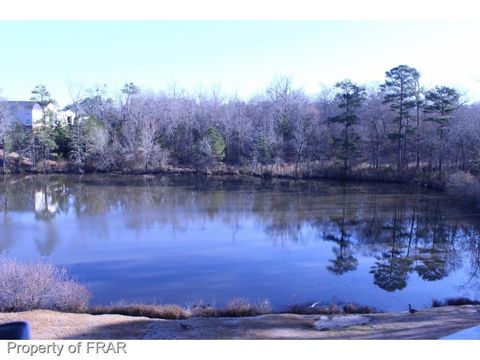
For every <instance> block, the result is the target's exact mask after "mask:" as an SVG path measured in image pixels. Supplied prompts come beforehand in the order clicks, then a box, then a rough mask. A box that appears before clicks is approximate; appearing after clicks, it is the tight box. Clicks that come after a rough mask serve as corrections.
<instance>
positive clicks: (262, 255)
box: [0, 175, 480, 311]
mask: <svg viewBox="0 0 480 360" xmlns="http://www.w3.org/2000/svg"><path fill="white" fill-rule="evenodd" d="M479 231H480V214H479V213H478V210H476V209H474V208H469V207H466V206H464V205H462V204H461V203H459V202H458V201H457V200H455V199H453V198H451V197H449V196H447V195H446V194H444V193H441V192H436V191H433V190H426V189H422V188H419V187H414V186H406V185H399V184H380V183H371V184H368V183H355V182H336V181H320V180H316V181H289V180H279V179H274V180H262V179H257V178H246V177H208V178H207V177H202V176H187V175H181V176H180V175H179V176H173V175H172V176H134V175H121V176H120V175H118V176H113V175H82V176H80V175H49V176H46V175H28V176H19V175H15V176H6V177H4V178H3V180H2V179H0V254H1V255H3V256H8V257H13V258H15V259H17V260H21V261H43V262H51V263H53V264H56V265H59V266H64V267H66V268H67V269H68V270H69V271H70V273H71V274H72V275H73V276H74V277H75V278H76V279H78V280H79V281H81V282H83V283H85V284H87V285H88V287H89V289H90V290H91V292H92V294H93V297H92V303H94V304H109V303H112V302H118V301H125V302H129V303H132V302H136V303H138V302H142V303H176V304H179V305H187V304H191V303H198V302H200V301H203V302H204V303H214V304H216V305H217V306H222V305H224V304H225V303H226V302H227V301H228V300H229V299H231V298H234V297H244V298H248V299H250V300H251V301H257V300H261V299H269V300H270V301H271V303H272V306H273V308H274V309H277V310H281V309H283V308H285V307H286V306H288V305H293V304H300V303H305V302H308V301H321V302H326V303H330V302H332V301H334V302H337V303H341V302H356V303H359V304H364V305H370V306H375V307H377V308H378V309H380V310H384V311H390V310H406V308H407V304H409V303H412V304H414V306H415V307H418V308H421V307H429V306H430V304H431V300H432V299H440V300H444V299H445V298H448V297H458V296H469V297H471V298H476V297H477V295H478V291H479V290H480V271H479V269H480V233H479Z"/></svg>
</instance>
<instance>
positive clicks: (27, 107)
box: [2, 101, 37, 110]
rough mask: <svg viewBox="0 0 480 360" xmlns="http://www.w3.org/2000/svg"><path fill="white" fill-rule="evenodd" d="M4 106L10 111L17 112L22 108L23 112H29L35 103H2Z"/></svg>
mask: <svg viewBox="0 0 480 360" xmlns="http://www.w3.org/2000/svg"><path fill="white" fill-rule="evenodd" d="M2 103H4V104H6V105H7V106H8V107H9V108H10V109H11V110H19V109H20V108H24V109H25V110H31V109H32V108H33V106H34V105H35V104H37V102H35V101H2Z"/></svg>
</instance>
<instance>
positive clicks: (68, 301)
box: [0, 258, 90, 312]
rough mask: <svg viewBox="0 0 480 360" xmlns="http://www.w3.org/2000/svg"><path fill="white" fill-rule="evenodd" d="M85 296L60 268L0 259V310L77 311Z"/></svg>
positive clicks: (87, 292)
mask: <svg viewBox="0 0 480 360" xmlns="http://www.w3.org/2000/svg"><path fill="white" fill-rule="evenodd" d="M89 298H90V292H89V291H88V290H87V288H86V287H85V286H83V285H81V284H79V283H77V282H75V281H74V280H72V279H71V278H70V277H69V275H68V273H67V271H66V270H65V269H63V268H58V267H55V266H53V265H51V264H44V263H31V264H25V263H20V262H17V261H14V260H11V259H6V258H2V259H0V311H27V310H33V309H50V310H59V311H71V312H79V311H83V310H85V309H86V308H87V304H88V300H89Z"/></svg>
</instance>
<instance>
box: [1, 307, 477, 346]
mask: <svg viewBox="0 0 480 360" xmlns="http://www.w3.org/2000/svg"><path fill="white" fill-rule="evenodd" d="M345 316H349V315H330V316H328V320H330V319H339V318H341V317H345ZM357 316H360V317H361V318H362V319H363V320H364V321H363V322H364V323H363V324H360V325H352V326H346V327H343V328H339V329H335V330H317V329H316V328H315V323H316V322H317V321H319V320H321V319H325V318H326V315H298V314H288V313H283V314H268V315H261V316H254V317H235V318H232V317H210V318H204V317H192V318H189V319H184V320H163V319H151V318H146V317H132V316H124V315H114V314H108V315H90V314H74V313H61V312H55V311H50V310H32V311H26V312H15V313H0V322H6V321H18V320H26V321H29V322H30V324H31V328H32V337H33V339H49V340H53V339H326V340H328V339H330V340H333V339H439V338H442V337H444V336H447V335H449V334H452V333H454V332H457V331H460V330H463V329H466V328H469V327H472V326H476V325H480V306H478V305H464V306H444V307H436V308H430V309H422V310H419V311H418V312H417V313H415V314H410V313H409V312H408V311H404V312H391V313H375V314H364V315H357Z"/></svg>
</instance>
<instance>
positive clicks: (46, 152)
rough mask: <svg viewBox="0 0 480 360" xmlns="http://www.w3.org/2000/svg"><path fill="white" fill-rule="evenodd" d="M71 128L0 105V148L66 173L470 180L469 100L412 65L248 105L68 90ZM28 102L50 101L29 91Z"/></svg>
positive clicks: (474, 169) (285, 88) (276, 90)
mask: <svg viewBox="0 0 480 360" xmlns="http://www.w3.org/2000/svg"><path fill="white" fill-rule="evenodd" d="M73 93H74V92H73V91H72V101H71V104H69V105H68V106H67V108H69V109H71V110H73V111H74V113H75V114H76V119H75V121H74V122H73V124H71V125H66V126H57V127H52V126H49V125H48V124H44V125H42V126H40V127H38V128H35V129H34V130H33V131H29V130H28V129H25V128H24V127H22V126H21V125H20V124H18V123H15V122H12V121H9V120H8V114H6V113H5V111H4V110H2V109H1V108H0V146H1V147H2V148H3V149H5V150H6V151H4V152H3V154H4V161H3V164H4V171H8V162H9V160H8V158H7V157H6V155H5V154H6V153H9V152H10V153H16V154H19V155H20V156H23V157H26V158H28V159H30V160H31V162H32V164H33V166H35V165H36V164H38V163H40V162H41V161H43V160H59V159H60V160H66V161H67V162H68V166H69V169H70V170H71V171H78V172H84V171H107V172H108V171H124V172H132V171H134V172H153V171H160V170H164V169H166V168H172V167H178V168H190V169H194V170H196V171H208V170H209V169H216V168H219V167H231V168H245V169H260V170H259V171H260V172H262V173H265V172H269V171H270V172H271V171H272V169H274V168H276V167H283V168H285V169H288V171H290V173H291V174H294V175H297V176H301V175H303V174H305V172H306V171H308V172H309V173H310V174H311V173H312V171H315V169H319V168H332V169H336V170H338V172H339V174H341V175H344V176H348V175H349V174H352V173H355V172H357V171H359V170H361V169H363V170H364V169H369V170H371V171H389V172H391V173H392V174H394V176H395V174H397V175H401V174H405V173H408V172H411V171H417V170H418V171H420V170H421V172H422V173H423V174H428V176H430V177H432V178H435V179H438V180H442V179H444V177H445V175H448V174H450V173H452V172H455V171H457V170H462V171H464V172H470V173H472V174H474V175H478V172H479V160H480V157H479V155H480V141H479V140H480V126H479V121H480V104H479V103H474V104H466V103H464V102H462V99H461V95H460V93H459V91H457V90H456V89H454V88H451V87H448V86H436V87H434V88H425V87H424V86H423V85H422V81H421V75H420V73H419V71H418V70H416V69H415V68H413V67H410V66H407V65H399V66H397V67H394V68H392V69H390V70H389V71H387V72H386V73H385V80H384V82H383V84H382V85H380V86H379V87H367V86H365V85H362V84H356V83H354V82H352V81H350V80H343V81H340V82H338V83H337V84H335V85H334V86H332V87H330V88H324V89H323V90H322V91H321V92H320V93H319V94H318V95H317V96H315V97H312V96H309V95H307V94H306V93H305V91H304V90H303V89H302V88H299V87H295V86H294V85H293V83H292V81H291V79H290V78H287V77H281V78H276V79H275V80H274V81H273V82H272V83H271V84H270V85H269V86H268V88H267V89H266V91H265V92H264V93H263V94H261V95H258V96H255V97H252V98H250V99H249V100H242V99H240V98H238V97H236V96H230V97H226V96H223V95H222V94H221V93H220V92H219V91H216V90H213V91H211V92H210V93H208V94H207V93H198V94H188V93H186V92H185V91H183V90H178V89H177V88H175V87H172V88H171V89H170V90H169V91H165V92H160V93H151V92H147V91H142V90H141V89H139V88H138V87H137V86H136V85H135V84H133V83H127V84H125V86H124V87H123V89H122V90H121V92H120V93H119V94H118V96H117V98H116V99H113V98H111V97H109V96H107V92H106V88H105V87H95V88H93V89H90V90H87V91H85V92H83V93H82V92H79V91H78V92H77V93H75V94H73ZM32 100H34V101H37V102H38V103H39V104H40V105H41V106H43V107H45V106H46V105H48V104H49V103H50V102H53V101H54V99H53V98H52V96H51V95H50V93H49V92H48V91H47V89H46V87H45V86H43V85H41V86H37V87H36V88H35V89H34V90H33V91H32Z"/></svg>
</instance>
